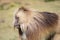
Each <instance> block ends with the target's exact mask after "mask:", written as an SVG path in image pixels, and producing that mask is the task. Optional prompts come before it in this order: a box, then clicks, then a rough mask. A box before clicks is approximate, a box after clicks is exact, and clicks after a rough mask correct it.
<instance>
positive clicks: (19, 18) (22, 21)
mask: <svg viewBox="0 0 60 40" xmlns="http://www.w3.org/2000/svg"><path fill="white" fill-rule="evenodd" d="M27 24H28V17H27V15H26V14H25V13H24V11H23V10H19V11H18V12H17V13H16V14H15V22H14V26H15V27H17V28H19V27H20V28H21V30H22V31H26V30H27Z"/></svg>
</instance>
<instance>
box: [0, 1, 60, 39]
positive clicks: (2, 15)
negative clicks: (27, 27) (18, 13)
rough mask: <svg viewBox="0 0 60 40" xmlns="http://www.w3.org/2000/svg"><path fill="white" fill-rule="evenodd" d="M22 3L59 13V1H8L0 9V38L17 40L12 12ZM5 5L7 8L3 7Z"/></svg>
mask: <svg viewBox="0 0 60 40" xmlns="http://www.w3.org/2000/svg"><path fill="white" fill-rule="evenodd" d="M26 4H28V5H26ZM22 5H24V6H27V7H31V8H34V9H38V10H40V11H48V12H54V13H58V14H59V13H60V1H54V2H47V3H46V2H43V1H39V0H38V1H37V0H35V1H34V0H29V1H28V2H27V0H25V1H23V3H22V4H20V3H17V4H16V3H13V2H12V3H10V4H7V6H5V5H3V8H1V9H0V40H18V39H19V37H18V32H17V30H14V27H13V25H12V22H13V12H14V10H15V9H16V8H17V7H21V6H22ZM0 7H1V6H0ZM5 7H7V8H5Z"/></svg>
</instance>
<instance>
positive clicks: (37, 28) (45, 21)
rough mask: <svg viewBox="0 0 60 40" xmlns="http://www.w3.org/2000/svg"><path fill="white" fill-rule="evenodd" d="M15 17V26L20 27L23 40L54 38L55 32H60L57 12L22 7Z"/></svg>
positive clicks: (48, 39)
mask: <svg viewBox="0 0 60 40" xmlns="http://www.w3.org/2000/svg"><path fill="white" fill-rule="evenodd" d="M14 17H15V22H14V27H16V28H17V29H18V32H19V36H20V39H21V40H52V39H54V36H55V34H59V31H58V29H59V28H58V27H59V26H58V24H59V22H58V21H59V16H58V15H57V14H56V13H51V12H39V11H33V10H30V9H28V8H24V7H21V8H18V10H17V11H16V12H15V16H14ZM57 28H58V29H57Z"/></svg>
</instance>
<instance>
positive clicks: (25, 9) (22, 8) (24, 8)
mask: <svg viewBox="0 0 60 40" xmlns="http://www.w3.org/2000/svg"><path fill="white" fill-rule="evenodd" d="M19 10H23V11H29V10H28V9H27V8H26V7H23V6H22V7H21V8H19Z"/></svg>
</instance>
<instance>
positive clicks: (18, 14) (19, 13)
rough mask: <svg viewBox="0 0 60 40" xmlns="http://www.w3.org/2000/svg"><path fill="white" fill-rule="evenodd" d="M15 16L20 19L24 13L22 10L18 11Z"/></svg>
mask: <svg viewBox="0 0 60 40" xmlns="http://www.w3.org/2000/svg"><path fill="white" fill-rule="evenodd" d="M15 15H16V16H17V17H22V16H25V13H24V12H23V11H22V10H20V11H18V12H17V13H16V14H15Z"/></svg>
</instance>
